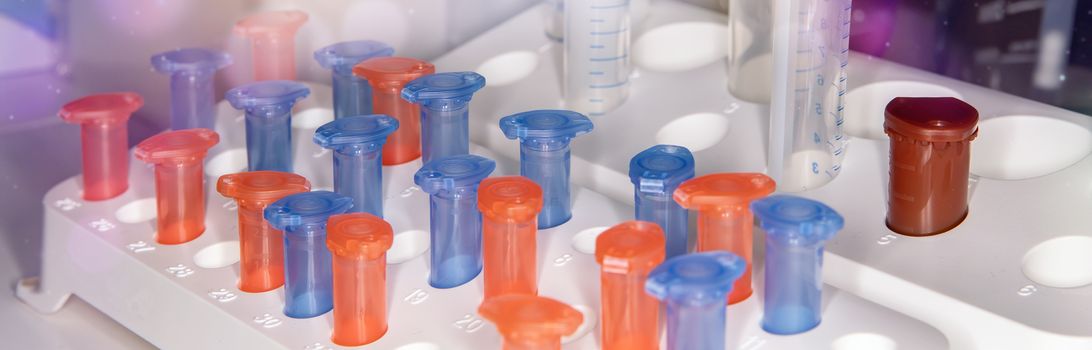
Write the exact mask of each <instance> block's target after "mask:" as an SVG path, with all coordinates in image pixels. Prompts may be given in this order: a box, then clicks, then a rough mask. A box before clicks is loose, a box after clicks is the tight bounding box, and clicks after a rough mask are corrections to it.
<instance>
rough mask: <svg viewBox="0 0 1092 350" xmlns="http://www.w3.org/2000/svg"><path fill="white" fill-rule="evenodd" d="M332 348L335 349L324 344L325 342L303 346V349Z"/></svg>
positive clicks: (320, 349) (327, 349) (318, 349)
mask: <svg viewBox="0 0 1092 350" xmlns="http://www.w3.org/2000/svg"><path fill="white" fill-rule="evenodd" d="M330 349H333V348H331V347H329V346H326V344H323V343H314V344H311V345H308V346H304V347H303V350H330Z"/></svg>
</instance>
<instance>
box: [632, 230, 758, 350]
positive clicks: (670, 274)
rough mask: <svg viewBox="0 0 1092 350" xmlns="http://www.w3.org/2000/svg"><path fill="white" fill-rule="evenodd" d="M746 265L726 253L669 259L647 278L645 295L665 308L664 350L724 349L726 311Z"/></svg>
mask: <svg viewBox="0 0 1092 350" xmlns="http://www.w3.org/2000/svg"><path fill="white" fill-rule="evenodd" d="M746 268H747V262H746V261H744V260H743V259H741V258H740V257H739V256H736V255H735V254H732V253H729V252H725V251H713V252H708V253H693V254H686V255H680V256H677V257H674V258H671V259H668V260H667V261H665V262H664V263H663V264H661V265H660V266H658V267H656V269H654V270H652V273H650V274H649V276H648V281H647V282H645V291H646V292H648V294H651V295H652V296H653V297H655V298H656V299H660V300H661V301H662V302H663V303H664V304H666V305H667V313H666V318H667V326H666V327H667V350H707V349H724V348H725V347H724V345H725V344H724V327H725V325H726V324H725V311H726V310H727V309H726V307H727V306H728V292H730V291H731V290H732V284H733V283H735V281H736V279H737V278H739V276H741V275H743V271H744V270H745V269H746Z"/></svg>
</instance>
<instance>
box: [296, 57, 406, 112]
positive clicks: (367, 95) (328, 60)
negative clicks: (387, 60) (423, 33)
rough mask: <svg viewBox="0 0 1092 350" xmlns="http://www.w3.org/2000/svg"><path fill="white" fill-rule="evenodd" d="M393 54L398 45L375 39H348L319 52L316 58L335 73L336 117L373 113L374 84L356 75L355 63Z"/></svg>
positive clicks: (320, 63)
mask: <svg viewBox="0 0 1092 350" xmlns="http://www.w3.org/2000/svg"><path fill="white" fill-rule="evenodd" d="M392 54H394V48H391V47H390V46H389V45H387V44H384V43H381V42H378V41H372V40H358V41H345V42H340V43H337V44H333V45H330V46H327V47H324V48H321V49H318V51H315V61H318V63H319V65H320V66H322V67H323V68H326V69H329V70H330V71H331V73H332V74H331V75H332V76H333V81H332V84H333V85H332V86H333V90H334V118H342V117H348V116H356V115H368V114H372V87H371V85H370V84H368V81H367V80H365V79H362V78H361V77H359V76H356V75H354V74H353V66H355V65H356V64H357V63H360V62H363V61H365V60H367V59H369V58H372V57H383V56H390V55H392Z"/></svg>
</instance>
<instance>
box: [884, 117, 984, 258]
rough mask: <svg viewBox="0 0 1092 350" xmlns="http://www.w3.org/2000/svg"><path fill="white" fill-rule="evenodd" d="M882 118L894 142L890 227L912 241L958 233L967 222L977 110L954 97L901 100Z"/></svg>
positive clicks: (892, 146)
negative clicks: (948, 232) (969, 181)
mask: <svg viewBox="0 0 1092 350" xmlns="http://www.w3.org/2000/svg"><path fill="white" fill-rule="evenodd" d="M884 115H885V116H884V132H886V133H887V135H888V136H889V137H890V138H891V171H890V173H889V174H890V181H889V182H890V185H889V186H890V187H889V189H888V190H889V191H890V192H889V195H888V200H887V227H888V228H890V229H891V230H892V231H895V232H898V233H901V234H904V235H909V236H929V235H935V234H940V233H944V232H946V231H948V230H951V229H953V228H955V227H956V226H958V225H959V223H961V222H963V219H964V218H966V217H967V184H968V176H969V175H970V162H971V141H972V140H974V139H975V137H977V136H978V110H976V109H975V108H974V107H972V106H971V105H969V104H967V103H966V102H963V101H961V100H959V99H956V98H952V97H898V98H895V99H894V100H891V102H890V103H888V104H887V109H886V111H885V113H884Z"/></svg>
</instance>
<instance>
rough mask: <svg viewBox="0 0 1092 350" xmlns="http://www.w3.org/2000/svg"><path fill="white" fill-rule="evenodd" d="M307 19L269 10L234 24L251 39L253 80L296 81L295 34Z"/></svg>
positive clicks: (242, 34)
mask: <svg viewBox="0 0 1092 350" xmlns="http://www.w3.org/2000/svg"><path fill="white" fill-rule="evenodd" d="M307 18H308V16H307V13H304V12H303V11H270V12H263V13H258V14H254V15H251V16H249V17H246V18H243V19H241V20H239V21H238V22H236V23H235V28H234V32H235V34H236V35H238V36H241V37H244V38H249V39H250V48H251V50H250V57H251V60H252V61H253V62H252V65H253V68H254V80H256V81H262V80H295V79H296V32H297V31H299V29H300V27H302V26H303V24H304V23H306V22H307ZM251 170H254V169H251Z"/></svg>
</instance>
